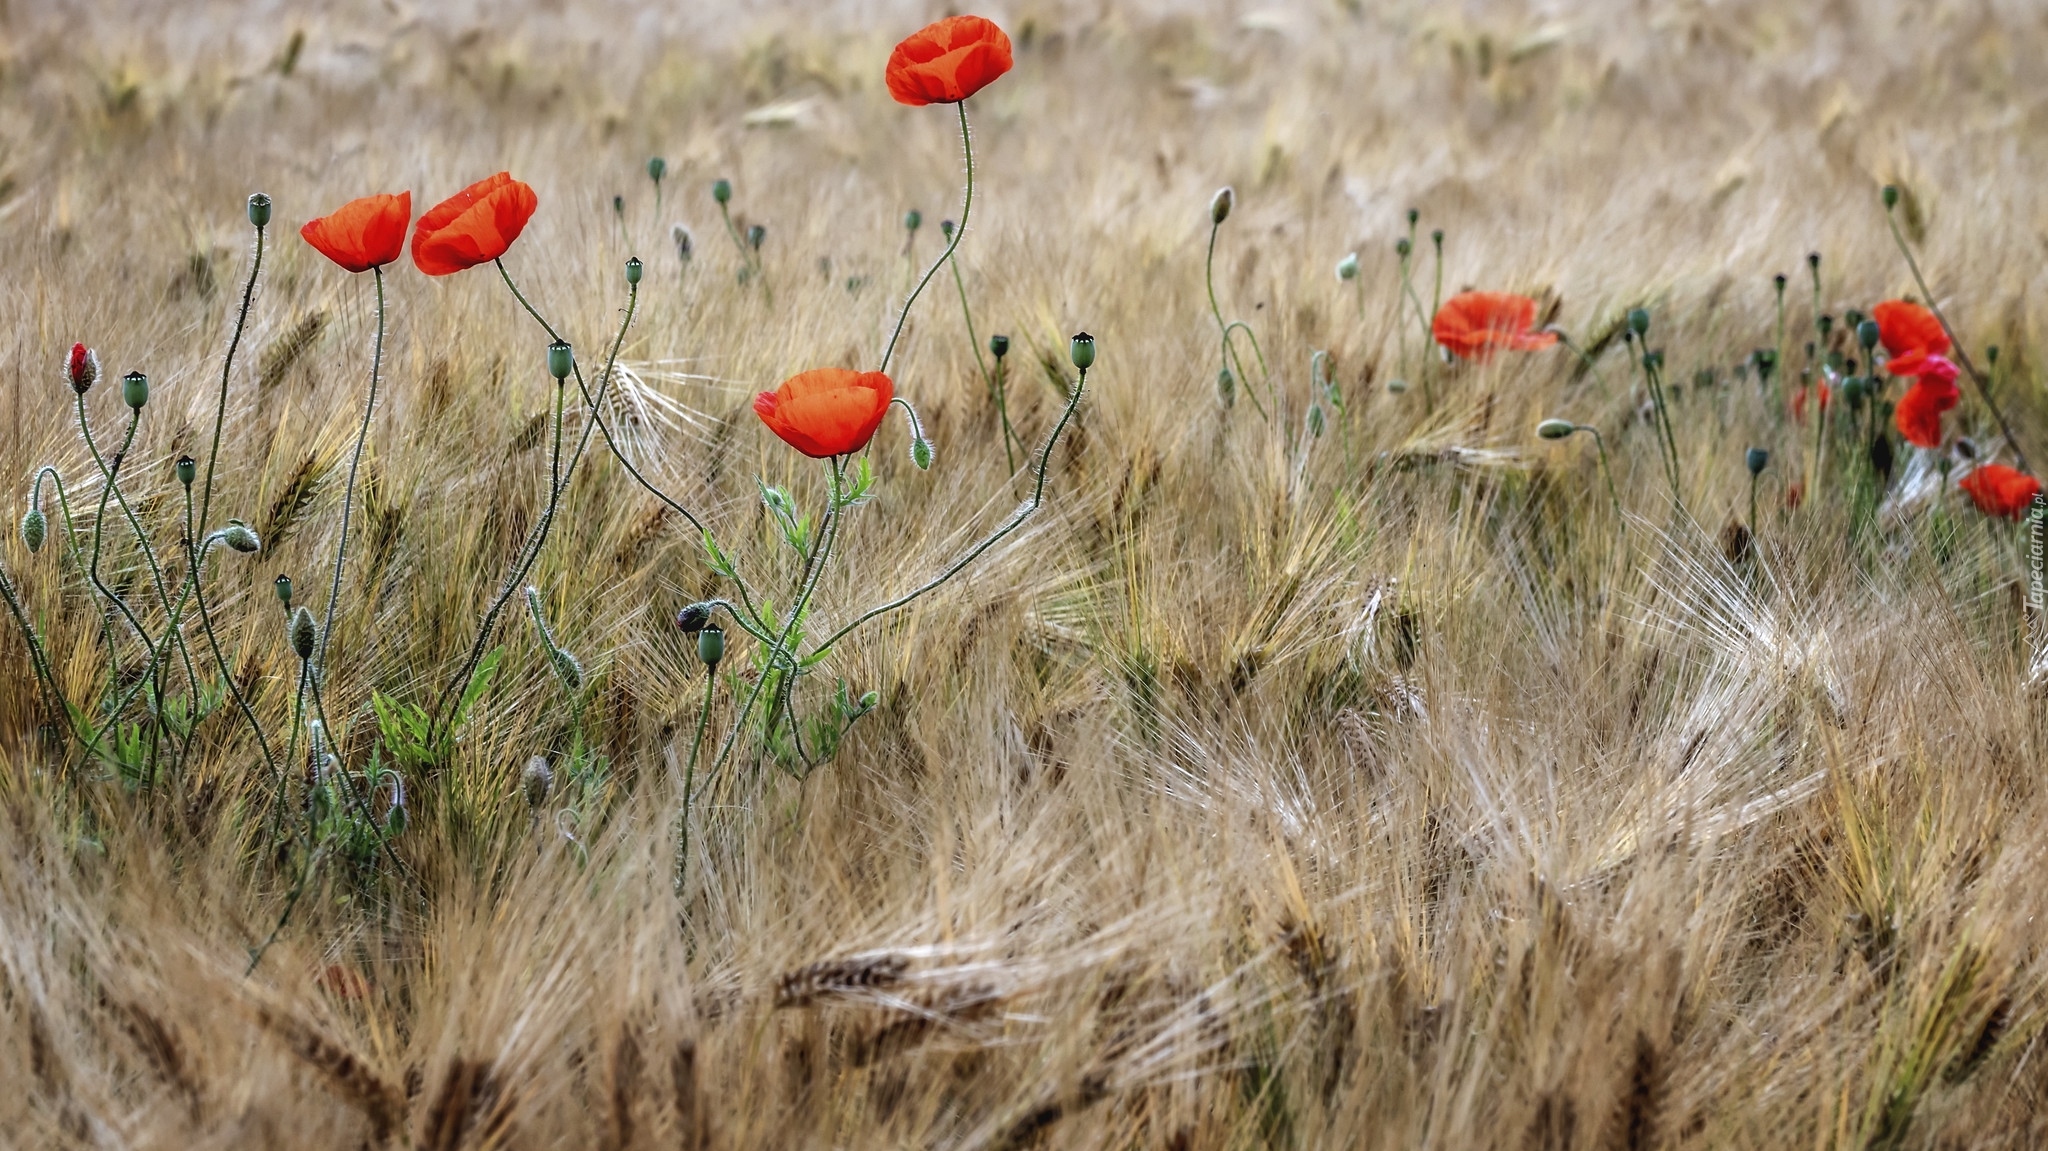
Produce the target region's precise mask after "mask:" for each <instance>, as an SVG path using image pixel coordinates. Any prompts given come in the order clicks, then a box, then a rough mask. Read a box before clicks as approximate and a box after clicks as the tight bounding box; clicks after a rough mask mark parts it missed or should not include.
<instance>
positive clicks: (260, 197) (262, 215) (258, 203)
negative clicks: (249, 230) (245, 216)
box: [249, 192, 270, 228]
mask: <svg viewBox="0 0 2048 1151" xmlns="http://www.w3.org/2000/svg"><path fill="white" fill-rule="evenodd" d="M249 223H251V224H253V225H255V226H256V227H258V228H267V227H269V226H270V197H268V196H266V195H264V194H263V193H261V192H258V193H256V194H255V195H253V196H251V197H249Z"/></svg>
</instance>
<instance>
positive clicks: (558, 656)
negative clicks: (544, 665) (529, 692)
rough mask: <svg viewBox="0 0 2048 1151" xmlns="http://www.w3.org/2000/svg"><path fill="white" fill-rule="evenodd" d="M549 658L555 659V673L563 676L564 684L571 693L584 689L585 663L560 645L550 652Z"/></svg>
mask: <svg viewBox="0 0 2048 1151" xmlns="http://www.w3.org/2000/svg"><path fill="white" fill-rule="evenodd" d="M548 658H549V659H551V660H552V661H554V665H555V674H556V675H559V676H561V677H562V686H564V687H566V688H568V689H569V691H570V693H571V694H574V693H576V692H579V691H582V690H583V665H582V664H581V663H580V662H578V661H577V659H576V657H575V656H573V655H570V654H569V653H568V652H567V651H565V650H563V649H561V648H559V647H558V648H554V649H552V650H550V651H549V652H548Z"/></svg>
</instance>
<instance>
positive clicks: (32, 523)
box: [21, 508, 50, 553]
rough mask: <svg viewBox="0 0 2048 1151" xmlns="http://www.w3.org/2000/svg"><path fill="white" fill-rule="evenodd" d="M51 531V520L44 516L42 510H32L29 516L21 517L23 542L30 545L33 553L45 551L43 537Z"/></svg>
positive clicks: (29, 548) (29, 547)
mask: <svg viewBox="0 0 2048 1151" xmlns="http://www.w3.org/2000/svg"><path fill="white" fill-rule="evenodd" d="M49 530H50V521H49V518H48V517H46V516H45V515H43V509H41V508H30V509H28V514H27V515H25V516H23V517H21V542H22V543H25V544H27V545H28V550H29V551H30V552H31V553H34V552H39V551H42V550H43V537H44V536H45V535H47V534H48V533H49Z"/></svg>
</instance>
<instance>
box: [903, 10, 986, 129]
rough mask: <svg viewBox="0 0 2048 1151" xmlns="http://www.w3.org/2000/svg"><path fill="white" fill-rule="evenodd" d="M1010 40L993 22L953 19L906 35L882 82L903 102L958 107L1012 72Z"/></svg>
mask: <svg viewBox="0 0 2048 1151" xmlns="http://www.w3.org/2000/svg"><path fill="white" fill-rule="evenodd" d="M1012 62H1013V61H1012V57H1011V52H1010V38H1009V37H1008V36H1006V35H1004V33H1003V30H1002V29H1001V28H998V27H996V25H995V22H994V21H992V20H986V19H983V18H982V17H980V16H949V17H947V18H946V19H944V20H940V21H938V22H937V23H935V24H929V25H927V26H925V27H924V28H921V29H919V30H918V31H916V32H913V33H911V34H910V35H909V36H907V37H905V38H904V40H903V42H902V43H900V44H898V45H896V50H895V51H893V52H891V53H890V54H889V64H888V67H887V68H885V69H884V70H883V73H882V78H883V80H884V81H885V82H886V83H887V84H888V87H889V94H890V95H891V96H893V97H895V98H896V102H897V103H899V104H908V105H910V106H911V107H914V108H915V107H923V106H924V105H926V104H957V103H959V102H960V101H962V100H965V99H967V98H968V97H969V96H972V95H974V94H975V93H976V92H979V91H981V90H982V89H983V88H985V87H987V86H988V85H989V84H990V83H991V82H993V81H994V80H995V79H996V78H998V77H1000V76H1002V75H1003V74H1004V73H1005V72H1008V71H1009V70H1010V67H1011V64H1012Z"/></svg>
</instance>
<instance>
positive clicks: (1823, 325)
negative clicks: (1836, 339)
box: [1814, 312, 1835, 340]
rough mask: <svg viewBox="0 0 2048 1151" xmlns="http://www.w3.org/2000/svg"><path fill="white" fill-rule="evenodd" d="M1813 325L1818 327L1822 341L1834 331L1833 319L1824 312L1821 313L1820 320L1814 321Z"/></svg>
mask: <svg viewBox="0 0 2048 1151" xmlns="http://www.w3.org/2000/svg"><path fill="white" fill-rule="evenodd" d="M1814 323H1816V324H1818V325H1819V326H1820V338H1821V339H1823V340H1825V339H1827V338H1828V336H1829V335H1831V334H1832V333H1833V332H1834V330H1835V318H1834V317H1833V316H1831V315H1828V314H1827V313H1826V312H1822V313H1821V314H1820V318H1819V319H1818V320H1815V321H1814Z"/></svg>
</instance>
